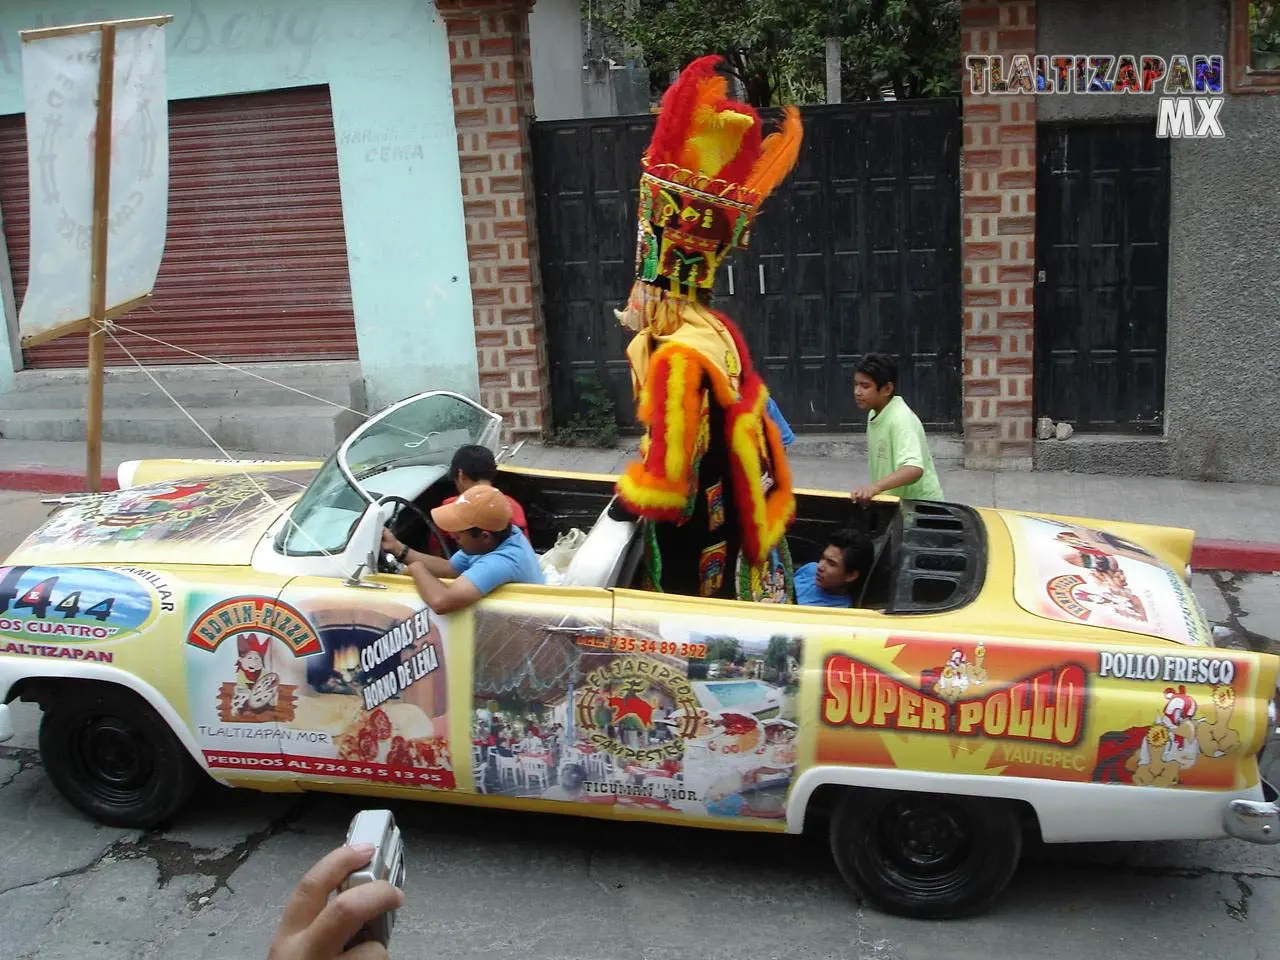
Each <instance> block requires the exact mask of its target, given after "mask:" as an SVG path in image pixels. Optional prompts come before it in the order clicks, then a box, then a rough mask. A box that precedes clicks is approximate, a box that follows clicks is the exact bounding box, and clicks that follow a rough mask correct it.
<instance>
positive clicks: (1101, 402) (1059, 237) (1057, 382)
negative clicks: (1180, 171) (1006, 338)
mask: <svg viewBox="0 0 1280 960" xmlns="http://www.w3.org/2000/svg"><path fill="white" fill-rule="evenodd" d="M1039 137H1040V151H1039V163H1038V170H1037V177H1036V251H1037V257H1038V260H1039V262H1038V263H1037V283H1036V298H1035V299H1036V329H1035V349H1036V378H1035V383H1036V386H1035V394H1036V396H1035V401H1036V413H1037V415H1038V416H1046V417H1050V418H1052V419H1054V420H1058V421H1067V422H1069V423H1071V424H1072V425H1073V426H1074V427H1075V429H1076V430H1080V431H1085V432H1087V431H1090V430H1105V431H1108V432H1117V431H1118V432H1128V433H1151V432H1159V431H1160V430H1161V429H1163V424H1164V374H1165V355H1166V338H1167V333H1168V273H1169V241H1168V237H1169V190H1170V167H1169V141H1168V140H1161V139H1158V138H1157V137H1156V135H1155V129H1154V127H1152V125H1151V124H1150V123H1149V122H1146V123H1094V124H1077V123H1063V124H1041V125H1040V132H1039Z"/></svg>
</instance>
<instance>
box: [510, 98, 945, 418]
mask: <svg viewBox="0 0 1280 960" xmlns="http://www.w3.org/2000/svg"><path fill="white" fill-rule="evenodd" d="M775 115H776V114H775V113H774V112H772V111H769V112H766V121H772V120H773V119H774V116H775ZM804 121H805V140H804V146H803V148H802V150H801V157H800V163H799V165H798V166H797V168H796V170H795V171H794V172H793V173H792V175H791V177H790V178H789V179H788V180H787V182H786V183H785V184H784V185H783V186H782V187H781V188H780V189H779V190H778V191H777V193H775V194H774V195H773V196H771V197H770V198H769V199H768V200H766V201H765V204H764V207H763V209H762V211H761V214H760V216H759V218H758V219H757V221H756V224H755V226H754V227H753V229H752V246H751V248H750V249H748V250H745V251H737V252H735V253H734V254H732V255H731V256H730V257H729V259H728V260H727V261H726V262H725V264H723V265H722V266H721V268H720V271H719V274H718V276H717V285H716V306H717V307H718V308H720V309H722V310H723V311H724V312H725V313H727V314H729V316H731V317H732V318H734V319H735V320H736V321H737V322H738V324H739V325H740V326H741V327H742V330H743V333H744V334H745V336H746V337H747V340H748V343H749V344H750V347H751V352H752V356H753V357H754V359H755V362H756V365H757V367H758V368H759V369H760V370H761V373H762V375H763V376H764V377H765V379H766V382H767V383H768V385H769V388H770V390H771V391H772V393H773V395H774V396H775V397H776V399H777V401H778V404H779V406H781V408H782V410H783V413H784V414H785V415H786V417H787V419H788V421H789V422H790V423H791V425H792V426H793V427H794V428H795V429H796V430H797V431H802V430H805V431H823V430H848V429H863V428H865V425H866V415H865V414H863V413H861V412H860V411H859V410H858V408H857V407H856V406H855V405H854V403H853V390H852V379H853V368H854V366H855V364H856V363H857V361H858V359H859V358H860V357H861V356H862V355H863V354H864V353H868V352H872V351H881V352H887V353H891V354H895V355H897V357H898V362H899V364H900V366H901V369H902V373H901V377H902V383H901V384H900V389H901V391H902V393H903V394H904V395H905V396H906V397H907V398H908V399H909V401H910V403H911V406H912V407H913V408H914V409H915V410H916V412H917V413H918V414H919V416H920V418H921V420H923V421H924V423H925V424H926V425H927V426H929V427H931V428H934V429H957V428H958V427H959V423H960V409H961V396H960V388H961V382H960V381H961V376H960V374H961V354H960V349H961V344H960V330H961V322H960V321H961V317H960V187H959V166H960V163H959V155H960V114H959V102H958V101H957V100H954V99H945V100H913V101H903V102H898V103H858V104H842V105H837V106H821V107H811V108H806V109H805V110H804ZM653 123H654V120H653V118H652V117H649V116H635V117H611V118H604V119H593V120H569V121H552V122H542V123H536V124H534V126H533V161H534V179H535V187H536V191H537V203H538V209H537V217H538V242H539V258H540V260H541V264H542V280H543V285H542V291H543V304H544V312H545V315H546V322H547V340H548V355H549V358H550V365H551V389H552V416H553V419H554V420H555V422H556V423H563V422H565V421H566V420H568V419H570V418H572V416H573V412H574V411H575V410H576V409H578V404H579V398H580V391H581V383H580V381H579V378H580V377H581V376H582V375H583V374H595V375H596V376H598V377H599V378H600V379H601V380H602V381H603V382H604V383H605V384H607V386H608V388H609V390H610V391H611V392H612V394H613V396H614V399H615V402H616V403H617V406H618V411H619V420H620V422H621V423H622V424H624V425H625V426H633V425H634V404H633V402H632V398H631V382H630V375H629V373H628V370H627V362H626V357H625V353H624V350H625V347H626V342H627V337H628V336H629V333H628V332H627V331H625V330H622V329H621V328H620V327H619V325H618V323H617V321H616V320H615V319H614V316H613V308H614V307H619V306H621V305H622V303H623V301H624V300H625V298H626V295H627V291H628V290H629V289H630V287H631V282H632V278H633V276H634V264H635V260H634V258H635V240H636V223H635V207H636V189H637V186H638V182H639V176H640V155H641V153H642V152H643V151H644V148H645V146H646V145H647V144H648V142H649V137H650V136H651V134H652V132H653Z"/></svg>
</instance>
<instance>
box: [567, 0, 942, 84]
mask: <svg viewBox="0 0 1280 960" xmlns="http://www.w3.org/2000/svg"><path fill="white" fill-rule="evenodd" d="M959 7H960V4H959V0H607V2H606V3H605V4H604V5H603V6H597V5H595V4H593V7H592V11H593V13H595V12H599V13H600V14H601V15H602V19H603V20H604V23H605V25H606V26H607V27H608V28H609V29H610V31H611V32H612V33H613V34H615V35H616V36H617V37H618V38H619V39H620V40H622V41H623V42H624V43H626V44H628V45H630V46H632V47H634V48H636V49H638V50H639V51H642V53H643V56H644V60H645V62H646V64H647V65H648V67H649V68H650V70H651V71H652V72H653V74H654V75H655V76H658V77H664V78H665V77H666V76H667V75H669V74H670V73H671V72H672V71H675V70H679V69H680V68H682V67H683V66H685V65H686V64H687V63H689V62H690V61H692V60H694V59H695V58H697V57H700V56H702V55H704V54H707V53H719V54H722V55H723V56H724V57H725V59H726V61H727V66H728V69H729V72H730V73H731V74H732V75H733V76H735V77H737V78H738V79H739V80H740V81H741V82H742V84H743V87H744V88H745V90H746V96H747V99H748V100H749V101H750V102H751V103H752V104H753V105H754V106H757V107H767V106H776V105H778V104H780V103H783V102H789V103H800V104H804V103H821V102H822V101H823V99H824V91H825V88H826V66H825V64H826V60H825V56H826V53H825V49H826V48H825V42H826V38H827V37H828V36H839V37H840V38H841V41H842V58H841V60H842V63H841V66H842V70H841V86H842V99H844V100H865V99H877V98H879V97H880V95H881V90H882V89H884V88H891V89H892V90H893V91H894V95H895V96H896V97H897V98H899V99H906V98H908V97H922V96H950V95H954V94H957V93H958V92H959V75H960V68H959V64H960V59H961V58H960V11H959Z"/></svg>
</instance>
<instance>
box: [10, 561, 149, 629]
mask: <svg viewBox="0 0 1280 960" xmlns="http://www.w3.org/2000/svg"><path fill="white" fill-rule="evenodd" d="M156 610H157V598H156V594H155V593H154V592H153V591H152V590H151V589H150V588H149V587H148V586H147V585H146V584H144V583H142V582H140V581H138V580H136V579H134V578H133V577H131V576H128V575H126V574H123V573H119V572H117V571H115V570H109V569H98V568H93V567H30V566H13V567H0V634H4V635H7V636H14V637H43V638H59V639H73V640H77V641H84V640H107V639H116V638H119V637H120V636H121V635H123V634H127V633H133V632H138V631H141V630H143V629H145V628H146V627H148V626H149V625H150V624H151V622H152V621H153V620H154V618H155V615H156Z"/></svg>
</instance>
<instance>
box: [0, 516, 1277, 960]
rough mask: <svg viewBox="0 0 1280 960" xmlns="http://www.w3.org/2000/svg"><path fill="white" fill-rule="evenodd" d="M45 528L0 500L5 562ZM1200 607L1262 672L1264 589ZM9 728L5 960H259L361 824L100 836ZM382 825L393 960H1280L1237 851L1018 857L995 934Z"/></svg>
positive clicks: (832, 900) (1213, 581)
mask: <svg viewBox="0 0 1280 960" xmlns="http://www.w3.org/2000/svg"><path fill="white" fill-rule="evenodd" d="M47 511H48V508H47V507H45V506H43V505H42V504H41V503H40V502H39V495H37V494H29V493H17V492H4V491H0V557H2V556H4V555H7V553H8V551H9V550H11V549H12V548H13V547H14V546H16V544H17V543H18V542H19V540H20V539H21V538H22V537H23V536H24V535H25V533H26V532H27V531H28V530H29V529H31V527H33V526H34V525H35V524H36V523H38V522H39V521H40V519H41V518H42V517H43V516H45V514H46V513H47ZM1195 587H1196V592H1197V594H1198V596H1199V598H1200V600H1201V602H1202V604H1203V605H1204V607H1205V610H1206V612H1207V613H1208V615H1209V617H1210V618H1211V619H1213V620H1214V621H1215V622H1216V623H1218V624H1220V625H1222V626H1224V627H1226V628H1227V629H1228V630H1229V631H1230V632H1231V635H1230V638H1229V639H1228V640H1227V641H1226V642H1227V643H1229V644H1231V645H1235V646H1241V647H1249V648H1252V649H1259V650H1271V651H1274V652H1280V642H1277V638H1280V577H1277V576H1274V575H1270V574H1260V575H1242V576H1233V575H1231V574H1227V573H1213V574H1198V575H1197V576H1196V580H1195ZM16 713H17V726H18V735H17V737H16V738H15V740H14V741H11V742H10V743H9V744H7V745H4V746H0V824H3V831H2V833H0V838H2V839H3V842H2V843H0V960H126V958H127V960H151V958H165V960H203V958H209V960H213V958H219V960H223V958H227V960H230V958H235V960H240V958H252V957H265V956H266V950H267V945H268V944H269V942H270V939H271V936H272V933H273V931H274V928H275V924H276V923H277V921H278V919H279V916H280V911H281V908H282V907H283V905H284V902H285V900H286V899H287V897H288V896H289V894H290V892H291V891H292V889H293V886H294V884H295V883H296V881H297V879H298V878H299V877H300V876H301V875H302V873H303V872H304V871H305V870H306V869H307V868H308V867H309V866H310V865H311V864H312V863H313V862H314V861H315V860H317V859H318V858H319V857H320V856H321V855H323V854H324V853H325V852H327V851H328V850H329V849H330V848H332V847H333V846H336V845H337V844H339V843H341V841H342V839H343V837H344V835H345V830H346V826H347V824H348V822H349V821H350V818H351V816H352V815H353V814H354V813H355V812H356V811H357V810H358V809H359V808H360V806H361V802H360V801H359V800H357V799H356V798H345V797H326V796H324V795H307V796H302V797H297V796H288V795H275V796H273V795H268V794H256V793H250V792H236V791H229V790H225V789H222V788H219V787H216V786H214V785H210V786H208V787H207V788H205V789H204V790H203V791H202V792H201V794H200V795H199V796H198V797H197V799H196V800H195V801H194V802H193V803H192V804H191V805H190V806H189V807H188V808H187V809H186V810H185V811H183V813H182V814H181V815H179V817H178V818H176V820H175V821H174V822H173V823H172V824H171V825H170V826H169V827H168V828H167V829H162V830H156V831H151V832H146V833H140V832H138V831H125V830H117V829H111V828H107V827H102V826H98V825H96V824H94V823H92V822H90V821H89V820H87V819H86V818H85V817H83V816H82V815H80V814H79V813H77V812H76V811H74V810H73V809H72V808H70V807H69V806H68V805H67V804H66V803H65V802H64V801H63V800H62V799H61V797H60V796H59V795H58V794H57V792H56V791H55V790H54V788H53V786H52V785H51V783H50V782H49V780H48V778H47V777H46V776H45V773H44V771H43V769H42V767H41V765H40V757H39V752H38V749H37V737H36V731H37V725H38V722H39V711H38V710H37V709H36V708H35V707H34V706H33V705H31V704H20V705H18V707H17V710H16ZM1278 759H1280V758H1278ZM1272 766H1273V764H1271V763H1268V768H1270V767H1272ZM1276 766H1280V765H1276ZM1277 772H1280V770H1277ZM368 803H370V801H365V804H366V805H367V804H368ZM393 809H394V810H395V813H396V816H397V819H398V820H399V822H400V823H401V825H402V828H403V830H404V836H405V842H406V845H407V853H408V857H409V860H408V863H409V875H408V882H407V885H406V894H407V898H406V904H405V907H404V908H403V910H402V911H401V913H400V916H399V918H398V921H397V924H396V928H395V933H394V937H393V940H392V951H391V954H392V956H393V957H394V958H396V960H427V958H431V960H435V958H441V957H442V958H450V960H469V958H476V960H479V958H486V960H488V958H506V957H510V958H512V960H553V958H554V960H567V958H574V960H577V958H581V960H667V958H671V960H675V958H680V960H685V958H690V957H699V958H706V960H720V958H724V960H764V958H797V960H799V958H804V960H817V958H839V960H1004V958H1011V960H1012V958H1017V960H1023V958H1029V957H1035V958H1047V960H1059V958H1061V960H1068V958H1069V960H1079V958H1080V957H1081V956H1106V957H1118V958H1126V960H1130V958H1132V960H1146V958H1152V960H1264V958H1272V957H1276V956H1277V955H1280V850H1277V849H1275V848H1269V847H1257V846H1253V845H1250V844H1246V843H1242V842H1240V841H1234V840H1222V841H1212V842H1199V843H1161V844H1106V845H1093V844H1089V845H1079V846H1070V847H1048V848H1039V849H1035V850H1032V851H1029V853H1028V854H1027V857H1026V860H1025V862H1024V865H1023V867H1022V868H1021V870H1020V871H1019V873H1018V875H1017V877H1016V878H1015V880H1014V882H1013V884H1012V885H1011V886H1010V888H1009V891H1008V893H1007V894H1006V896H1005V897H1004V899H1003V900H1002V901H1000V903H999V904H998V905H997V907H996V909H995V910H994V911H993V912H992V913H990V914H988V915H986V916H983V917H979V918H976V919H972V920H965V921H953V922H948V923H935V922H925V921H912V920H906V919H900V918H895V917H888V916H885V915H883V914H880V913H877V912H875V911H873V910H871V909H869V908H863V907H861V906H859V905H858V904H857V903H856V902H855V901H854V900H853V899H852V898H851V897H850V895H849V894H848V892H847V890H846V888H845V887H844V885H843V883H842V882H841V880H840V879H839V877H838V875H837V874H836V871H835V869H834V867H833V866H832V864H831V861H830V857H829V856H828V854H827V851H826V849H825V846H824V845H823V843H822V842H821V839H820V838H812V839H811V838H789V837H758V836H753V835H750V834H729V833H719V832H712V831H693V830H687V829H683V828H675V827H657V826H648V825H630V824H612V823H608V822H604V821H588V820H576V819H573V818H568V817H546V816H535V815H517V814H508V813H501V812H494V811H479V810H468V809H465V808H452V807H449V806H447V805H443V804H425V803H424V804H396V805H393Z"/></svg>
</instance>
